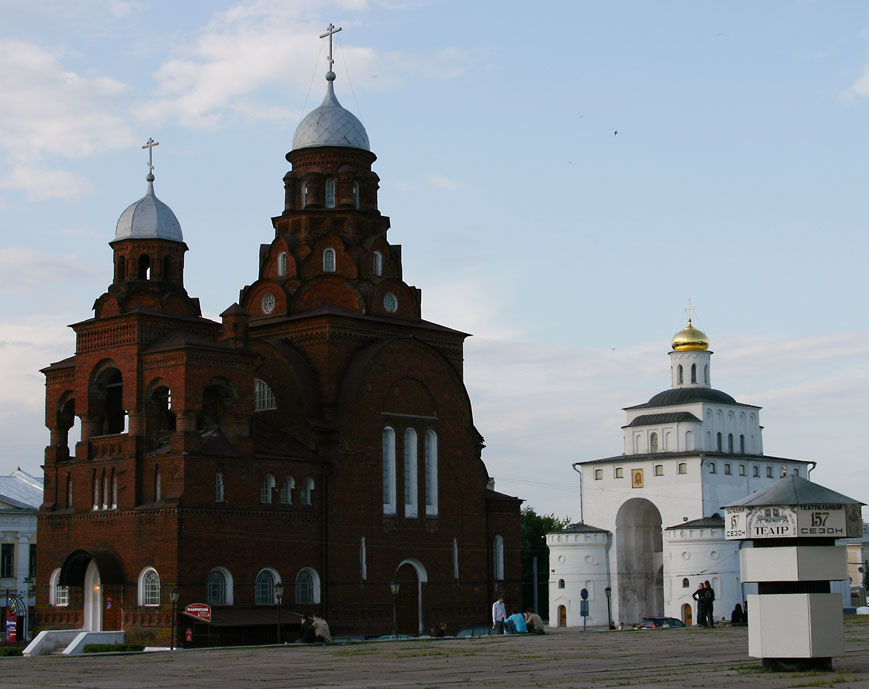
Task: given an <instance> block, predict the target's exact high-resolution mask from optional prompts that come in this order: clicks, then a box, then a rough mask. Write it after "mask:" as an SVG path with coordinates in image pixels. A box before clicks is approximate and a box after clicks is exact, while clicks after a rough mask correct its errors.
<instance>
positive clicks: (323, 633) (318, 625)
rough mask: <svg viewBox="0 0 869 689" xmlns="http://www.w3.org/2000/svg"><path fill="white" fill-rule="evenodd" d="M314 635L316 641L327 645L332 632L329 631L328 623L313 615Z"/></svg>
mask: <svg viewBox="0 0 869 689" xmlns="http://www.w3.org/2000/svg"><path fill="white" fill-rule="evenodd" d="M314 633H315V634H316V635H317V641H322V642H323V643H329V642H330V641H331V640H332V632H330V631H329V623H328V622H326V620H324V619H323V618H322V617H320V616H319V615H314Z"/></svg>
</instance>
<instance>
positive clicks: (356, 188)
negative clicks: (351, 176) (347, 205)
mask: <svg viewBox="0 0 869 689" xmlns="http://www.w3.org/2000/svg"><path fill="white" fill-rule="evenodd" d="M353 208H355V209H356V210H359V182H353Z"/></svg>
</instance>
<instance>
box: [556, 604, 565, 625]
mask: <svg viewBox="0 0 869 689" xmlns="http://www.w3.org/2000/svg"><path fill="white" fill-rule="evenodd" d="M558 626H559V627H566V626H567V608H566V607H565V606H563V605H559V606H558Z"/></svg>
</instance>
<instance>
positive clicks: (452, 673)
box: [0, 616, 869, 689]
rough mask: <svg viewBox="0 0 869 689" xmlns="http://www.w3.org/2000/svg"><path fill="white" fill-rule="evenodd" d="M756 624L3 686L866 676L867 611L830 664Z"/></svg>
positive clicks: (123, 688)
mask: <svg viewBox="0 0 869 689" xmlns="http://www.w3.org/2000/svg"><path fill="white" fill-rule="evenodd" d="M747 649H748V630H747V629H746V628H744V627H742V628H732V627H724V628H716V629H703V628H696V627H692V628H685V629H655V630H626V631H607V630H597V631H591V630H589V631H587V632H583V631H582V630H580V629H558V630H554V631H552V632H551V633H548V634H546V635H542V636H538V635H515V636H497V637H496V636H492V637H482V638H477V639H451V638H447V639H412V640H400V641H380V642H362V643H348V644H331V645H328V646H320V645H304V646H302V645H299V644H289V645H284V646H257V647H234V648H220V649H200V650H177V651H173V652H169V651H166V652H158V653H145V654H107V655H98V656H92V655H80V656H75V657H60V656H47V657H36V658H0V687H2V689H42V688H49V689H67V688H69V689H169V688H171V689H235V688H236V687H244V688H246V689H247V688H250V687H256V688H258V689H290V688H294V687H305V688H311V689H313V688H317V689H320V688H329V689H331V688H333V687H334V688H341V689H379V688H383V689H386V688H389V689H392V688H395V687H411V688H414V689H433V688H435V687H458V688H462V689H463V688H465V687H468V688H471V687H473V688H475V687H505V688H509V689H514V688H520V687H521V688H523V689H524V688H527V687H554V688H560V689H598V688H603V687H655V688H660V687H679V688H680V689H683V688H685V687H715V688H716V689H726V688H729V687H739V688H740V689H766V688H774V689H778V688H779V687H781V688H785V687H833V686H835V687H866V688H867V689H869V616H867V617H848V618H846V620H845V654H844V655H843V656H841V657H838V658H834V659H833V671H832V672H817V671H815V672H797V673H776V672H769V671H767V670H765V669H764V668H763V667H762V665H761V661H760V660H759V659H757V658H749V657H748V655H747Z"/></svg>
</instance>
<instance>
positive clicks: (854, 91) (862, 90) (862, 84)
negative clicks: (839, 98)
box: [843, 65, 869, 100]
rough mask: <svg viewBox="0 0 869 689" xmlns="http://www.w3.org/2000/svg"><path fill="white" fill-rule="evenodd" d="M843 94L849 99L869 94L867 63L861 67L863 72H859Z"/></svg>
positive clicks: (868, 66)
mask: <svg viewBox="0 0 869 689" xmlns="http://www.w3.org/2000/svg"><path fill="white" fill-rule="evenodd" d="M843 96H844V97H845V98H846V99H849V100H853V99H855V98H858V97H859V98H864V97H866V96H869V65H867V66H866V67H864V68H863V74H861V75H860V76H859V77H858V78H857V80H856V81H855V82H854V83H853V84H851V86H850V87H849V88H848V90H847V91H845V93H844V94H843Z"/></svg>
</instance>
